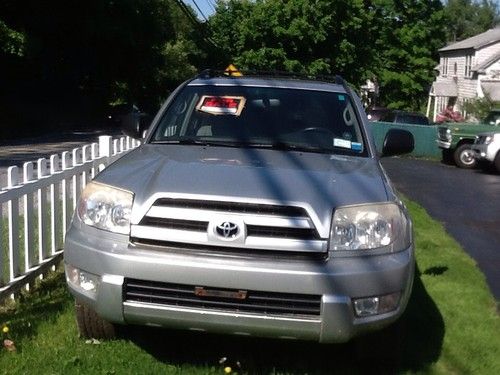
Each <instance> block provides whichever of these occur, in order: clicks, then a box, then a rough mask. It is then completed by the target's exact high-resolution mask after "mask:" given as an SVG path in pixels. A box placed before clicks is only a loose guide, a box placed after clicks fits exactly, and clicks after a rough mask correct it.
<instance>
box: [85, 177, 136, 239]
mask: <svg viewBox="0 0 500 375" xmlns="http://www.w3.org/2000/svg"><path fill="white" fill-rule="evenodd" d="M133 199H134V196H133V194H132V193H130V192H128V191H125V190H120V189H117V188H113V187H111V186H107V185H103V184H99V183H97V182H91V183H89V184H88V185H87V186H86V187H85V189H84V190H83V192H82V195H81V197H80V201H79V202H78V209H77V212H78V217H79V218H80V220H81V221H83V222H84V223H85V224H87V225H90V226H93V227H96V228H99V229H104V230H108V231H110V232H115V233H123V234H129V233H130V213H131V211H132V201H133Z"/></svg>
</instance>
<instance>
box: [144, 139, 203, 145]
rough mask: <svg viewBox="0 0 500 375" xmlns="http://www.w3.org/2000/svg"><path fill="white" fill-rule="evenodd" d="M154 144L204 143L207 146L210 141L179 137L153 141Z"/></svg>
mask: <svg viewBox="0 0 500 375" xmlns="http://www.w3.org/2000/svg"><path fill="white" fill-rule="evenodd" d="M151 143H154V144H165V145H202V146H207V145H208V142H207V141H204V140H200V139H193V138H179V139H164V140H161V141H152V142H151Z"/></svg>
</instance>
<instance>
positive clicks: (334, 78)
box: [196, 69, 347, 87]
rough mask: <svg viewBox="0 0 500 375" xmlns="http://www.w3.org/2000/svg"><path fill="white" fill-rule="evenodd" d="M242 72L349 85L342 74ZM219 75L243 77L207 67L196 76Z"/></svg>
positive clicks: (245, 75) (204, 77)
mask: <svg viewBox="0 0 500 375" xmlns="http://www.w3.org/2000/svg"><path fill="white" fill-rule="evenodd" d="M242 73H243V76H244V77H254V78H255V77H259V78H290V79H294V78H295V79H307V80H311V81H322V82H330V83H336V84H338V85H342V86H344V87H346V86H347V82H346V81H345V80H344V78H342V77H341V76H340V75H315V74H307V73H293V72H285V71H279V70H270V71H263V70H244V71H242ZM217 77H226V78H241V77H240V76H234V75H232V74H231V73H228V72H227V71H224V70H216V69H205V70H203V71H201V72H200V73H199V74H198V75H197V76H196V78H201V79H209V78H217Z"/></svg>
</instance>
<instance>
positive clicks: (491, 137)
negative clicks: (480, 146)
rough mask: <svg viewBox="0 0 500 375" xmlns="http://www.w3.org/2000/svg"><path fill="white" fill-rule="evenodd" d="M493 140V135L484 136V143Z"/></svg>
mask: <svg viewBox="0 0 500 375" xmlns="http://www.w3.org/2000/svg"><path fill="white" fill-rule="evenodd" d="M492 141H493V136H491V135H487V136H486V138H484V144H485V145H489V144H490V143H491V142H492Z"/></svg>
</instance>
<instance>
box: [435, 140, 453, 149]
mask: <svg viewBox="0 0 500 375" xmlns="http://www.w3.org/2000/svg"><path fill="white" fill-rule="evenodd" d="M436 143H437V145H438V147H439V148H443V149H445V150H448V149H449V148H450V147H451V142H447V141H443V140H441V139H438V140H436Z"/></svg>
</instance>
